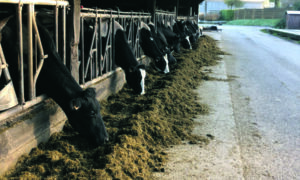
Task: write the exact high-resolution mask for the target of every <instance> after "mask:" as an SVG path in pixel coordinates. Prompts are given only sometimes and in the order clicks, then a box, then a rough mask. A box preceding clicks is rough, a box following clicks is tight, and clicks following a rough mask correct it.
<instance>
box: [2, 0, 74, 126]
mask: <svg viewBox="0 0 300 180" xmlns="http://www.w3.org/2000/svg"><path fill="white" fill-rule="evenodd" d="M0 5H3V6H4V5H6V6H8V5H9V6H15V9H16V10H15V12H16V13H15V14H10V15H9V16H11V15H14V16H15V17H16V19H17V30H16V32H17V34H15V36H16V37H18V38H17V40H18V42H19V43H18V44H19V47H18V57H19V58H18V63H17V64H18V67H12V68H15V69H18V72H17V73H18V78H17V79H13V81H16V82H18V89H15V91H16V92H17V97H18V103H19V105H20V106H19V107H16V108H15V110H13V111H18V110H22V109H24V107H27V106H28V104H32V103H33V102H36V103H38V102H40V101H41V99H44V98H41V97H39V98H38V97H37V94H36V83H37V79H38V76H39V73H40V71H41V68H42V66H43V62H44V59H46V58H47V55H45V54H44V51H43V47H42V43H41V39H40V36H39V32H38V27H37V23H36V9H38V8H44V7H47V8H50V9H51V8H53V10H50V11H49V12H50V13H52V14H51V17H53V20H52V21H51V23H52V26H53V28H54V30H53V32H54V37H55V43H56V51H57V52H59V54H60V55H61V57H62V60H63V62H64V64H65V63H66V8H67V6H68V5H69V3H68V1H56V0H35V1H32V0H0ZM36 7H38V8H36ZM23 8H26V10H25V11H24V9H23ZM49 12H48V13H49ZM24 13H26V19H25V18H23V16H24ZM1 15H2V16H4V14H3V13H2V14H1ZM5 15H6V14H5ZM4 18H6V17H0V20H2V19H4ZM24 21H27V22H26V24H27V29H28V33H27V34H26V36H27V37H26V39H28V42H27V44H24V37H23V35H24V34H23V33H24V32H26V31H24V28H25V27H24V24H23V23H22V22H24ZM0 45H1V44H0ZM24 46H26V47H27V49H28V51H27V52H26V53H27V57H24V55H25V54H24V52H23V50H24ZM7 53H9V52H7ZM5 54H6V52H4V55H3V57H1V58H2V59H4V58H5ZM24 59H27V62H24ZM14 60H15V59H14ZM6 61H7V64H8V65H9V64H10V61H13V60H6ZM24 64H26V67H27V68H24ZM25 77H26V79H25ZM25 83H26V85H25ZM15 88H16V87H15ZM25 88H26V89H25ZM30 101H32V102H30ZM37 101H38V102H37ZM26 104H27V105H26ZM2 114H3V113H0V120H1V117H2ZM3 116H4V115H3ZM5 116H7V115H5Z"/></svg>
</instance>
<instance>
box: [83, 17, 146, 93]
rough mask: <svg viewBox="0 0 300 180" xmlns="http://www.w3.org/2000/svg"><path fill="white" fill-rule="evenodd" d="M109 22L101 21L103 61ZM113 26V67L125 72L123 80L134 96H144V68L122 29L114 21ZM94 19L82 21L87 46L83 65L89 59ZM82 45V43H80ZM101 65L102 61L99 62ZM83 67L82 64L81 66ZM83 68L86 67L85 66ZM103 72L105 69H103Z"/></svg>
mask: <svg viewBox="0 0 300 180" xmlns="http://www.w3.org/2000/svg"><path fill="white" fill-rule="evenodd" d="M109 23H110V22H109V20H105V19H104V20H102V22H101V27H100V28H101V34H100V38H101V39H102V54H101V56H100V57H101V59H103V58H104V57H103V56H106V55H108V54H105V50H106V46H107V44H106V43H107V40H108V39H109V37H108V36H110V34H109V28H110V25H109ZM113 25H114V30H115V31H114V33H113V34H114V36H115V38H114V39H115V42H114V45H115V48H114V49H115V61H114V62H113V63H115V65H117V66H119V67H121V68H122V69H123V70H124V72H125V78H126V82H127V84H128V85H129V86H130V88H132V89H133V91H134V92H135V93H136V94H144V93H145V87H144V86H145V77H146V71H145V66H144V65H143V64H139V63H138V61H137V60H136V58H135V56H134V54H133V52H132V49H131V48H130V46H129V44H128V41H127V37H126V34H124V33H125V31H124V30H123V27H122V26H121V25H120V24H119V23H118V22H116V21H113ZM94 28H95V19H94V18H87V19H85V20H84V44H85V46H87V47H86V48H85V49H84V52H85V53H84V56H85V63H86V62H87V60H88V58H90V51H91V49H92V48H93V47H92V46H91V43H92V41H93V39H94V38H93V34H94V31H95V29H94ZM81 43H82V42H81ZM90 46H91V47H90ZM101 63H102V61H101ZM81 65H83V64H81ZM85 66H87V65H86V64H85ZM104 66H107V64H104ZM103 69H104V70H105V67H103Z"/></svg>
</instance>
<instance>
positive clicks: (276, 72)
mask: <svg viewBox="0 0 300 180" xmlns="http://www.w3.org/2000/svg"><path fill="white" fill-rule="evenodd" d="M220 28H222V29H223V30H222V31H221V32H210V33H206V34H207V35H210V36H212V37H214V38H215V39H217V40H218V41H219V45H220V47H221V49H222V50H224V51H226V52H227V53H230V55H225V56H224V58H223V60H222V61H221V62H220V64H219V65H217V66H215V67H208V68H206V69H204V71H207V72H212V73H210V76H213V77H215V80H214V81H206V82H204V83H203V84H202V85H201V87H199V88H198V89H197V92H198V93H199V96H200V98H201V102H205V103H207V104H208V105H209V106H210V107H211V112H210V114H209V115H206V116H199V118H197V119H195V121H196V122H198V123H197V124H198V125H196V127H195V130H194V133H195V134H199V135H207V134H211V135H213V136H214V139H213V140H212V141H211V143H210V144H209V145H208V146H205V147H203V146H199V145H189V144H183V145H179V146H174V147H172V148H169V149H168V150H167V153H168V154H169V157H170V160H169V162H168V163H167V164H166V167H165V173H157V174H155V177H158V179H249V180H252V179H253V180H257V179H283V180H290V179H300V45H299V44H296V43H293V42H289V41H287V40H284V39H281V38H278V37H274V36H272V35H268V34H265V33H262V32H260V28H258V27H239V26H223V27H222V26H221V27H220ZM209 69H211V70H209Z"/></svg>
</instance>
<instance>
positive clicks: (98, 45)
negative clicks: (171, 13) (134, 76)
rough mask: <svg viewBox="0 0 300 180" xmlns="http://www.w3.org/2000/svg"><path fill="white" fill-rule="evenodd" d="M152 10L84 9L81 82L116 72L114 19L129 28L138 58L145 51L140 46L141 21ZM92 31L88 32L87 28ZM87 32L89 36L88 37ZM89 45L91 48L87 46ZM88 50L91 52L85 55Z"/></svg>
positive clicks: (130, 42)
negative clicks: (145, 11)
mask: <svg viewBox="0 0 300 180" xmlns="http://www.w3.org/2000/svg"><path fill="white" fill-rule="evenodd" d="M150 20H151V14H149V13H140V12H120V11H112V10H102V9H90V8H83V9H81V35H80V36H81V40H80V47H79V50H80V52H81V55H80V56H81V58H80V60H81V62H80V64H81V65H80V67H81V68H80V83H81V84H83V85H84V84H86V83H87V82H88V81H91V80H93V79H97V78H98V77H100V76H103V75H104V74H107V73H110V72H113V71H114V70H115V65H114V56H115V55H114V53H115V50H114V33H113V32H114V29H115V24H114V23H113V22H114V21H117V22H119V24H120V25H121V26H122V27H123V28H124V30H126V33H127V37H128V43H129V45H130V46H131V48H132V50H133V52H134V54H135V56H136V58H137V59H139V58H141V57H142V55H143V53H142V50H141V47H140V46H139V33H138V31H137V29H139V28H140V25H141V22H142V21H144V22H146V23H147V22H149V21H150ZM87 30H88V31H89V32H92V36H90V35H91V33H85V31H87ZM87 36H90V37H88V39H89V40H86V39H87ZM86 48H88V50H86ZM85 53H88V55H85Z"/></svg>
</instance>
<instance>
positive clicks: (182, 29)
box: [173, 21, 192, 49]
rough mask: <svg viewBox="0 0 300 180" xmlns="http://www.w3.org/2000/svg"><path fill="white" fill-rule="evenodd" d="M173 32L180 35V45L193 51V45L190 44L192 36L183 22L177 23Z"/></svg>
mask: <svg viewBox="0 0 300 180" xmlns="http://www.w3.org/2000/svg"><path fill="white" fill-rule="evenodd" d="M173 31H174V32H175V33H176V34H178V35H179V37H180V44H181V45H182V47H183V48H185V49H192V45H191V42H190V36H189V34H188V31H187V27H186V25H185V24H184V22H183V21H176V23H175V24H174V26H173Z"/></svg>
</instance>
